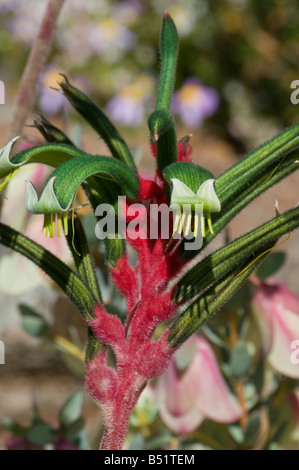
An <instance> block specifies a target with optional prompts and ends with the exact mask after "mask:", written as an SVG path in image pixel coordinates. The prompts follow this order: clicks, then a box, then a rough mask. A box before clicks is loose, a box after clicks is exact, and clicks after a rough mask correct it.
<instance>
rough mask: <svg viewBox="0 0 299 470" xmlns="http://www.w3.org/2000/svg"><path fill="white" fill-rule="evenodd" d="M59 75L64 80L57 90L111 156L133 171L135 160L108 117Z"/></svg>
mask: <svg viewBox="0 0 299 470" xmlns="http://www.w3.org/2000/svg"><path fill="white" fill-rule="evenodd" d="M61 76H62V77H63V78H64V81H62V82H59V86H60V87H61V90H59V91H60V92H61V93H63V95H64V96H65V97H66V98H67V99H68V101H69V102H70V103H71V105H72V106H73V107H74V108H75V109H76V110H77V111H78V112H79V113H80V114H81V116H82V117H83V118H84V119H85V120H86V121H87V122H88V123H89V124H90V125H91V126H92V127H93V129H94V130H95V131H96V132H97V133H98V134H99V136H100V137H101V138H102V139H103V140H104V142H105V143H106V145H107V147H108V148H109V150H110V151H111V154H112V156H113V157H115V158H117V159H118V160H120V161H122V162H124V163H126V164H127V165H128V166H129V167H130V168H131V169H132V170H133V171H136V166H135V162H134V159H133V156H132V154H131V152H130V150H129V147H128V146H127V144H126V142H125V141H124V139H123V137H122V136H121V135H120V133H119V132H118V130H117V129H116V128H115V127H114V125H113V124H112V123H111V121H110V120H109V119H108V117H107V116H106V115H105V114H104V113H103V112H102V111H101V110H100V109H99V108H98V107H97V105H96V104H95V103H94V102H93V101H92V100H91V99H90V98H89V97H88V96H86V95H85V94H84V93H83V92H82V91H81V90H78V88H75V87H74V86H73V85H71V83H70V82H69V80H68V78H67V77H66V76H65V75H63V74H61Z"/></svg>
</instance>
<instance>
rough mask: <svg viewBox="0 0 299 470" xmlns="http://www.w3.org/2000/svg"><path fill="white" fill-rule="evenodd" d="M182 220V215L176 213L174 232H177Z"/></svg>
mask: <svg viewBox="0 0 299 470" xmlns="http://www.w3.org/2000/svg"><path fill="white" fill-rule="evenodd" d="M180 219H181V213H180V212H179V213H178V212H176V214H175V219H174V224H173V232H176V231H177V229H178V226H179V222H180Z"/></svg>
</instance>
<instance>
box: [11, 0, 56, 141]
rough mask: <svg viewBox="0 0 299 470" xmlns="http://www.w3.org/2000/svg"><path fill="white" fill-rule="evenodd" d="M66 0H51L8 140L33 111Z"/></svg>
mask: <svg viewBox="0 0 299 470" xmlns="http://www.w3.org/2000/svg"><path fill="white" fill-rule="evenodd" d="M63 4H64V0H49V2H48V5H47V9H46V12H45V15H44V18H43V21H42V24H41V26H40V29H39V32H38V35H37V37H36V39H35V41H34V43H33V45H32V48H31V52H30V55H29V58H28V61H27V64H26V67H25V70H24V73H23V76H22V80H21V83H20V86H19V91H18V96H17V100H16V105H15V108H14V112H13V117H12V120H11V123H10V126H9V128H8V132H7V140H11V139H12V138H13V137H15V136H17V135H20V134H21V132H22V129H23V127H24V124H25V121H26V118H27V116H28V114H29V113H30V112H31V111H32V107H33V103H34V96H35V88H36V83H37V80H38V77H39V74H40V72H41V70H42V68H43V67H44V65H45V64H46V62H47V60H48V57H49V55H50V52H51V48H52V42H53V36H54V32H55V27H56V24H57V20H58V17H59V13H60V10H61V8H62V6H63Z"/></svg>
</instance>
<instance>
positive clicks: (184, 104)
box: [171, 78, 219, 128]
mask: <svg viewBox="0 0 299 470" xmlns="http://www.w3.org/2000/svg"><path fill="white" fill-rule="evenodd" d="M218 106H219V95H218V93H217V91H216V90H214V89H213V88H210V87H207V86H205V85H203V83H202V82H201V81H200V80H198V79H197V78H188V79H187V80H185V82H184V83H183V85H182V87H181V88H180V90H178V91H177V92H176V93H175V94H174V96H173V100H172V105H171V109H172V112H173V113H174V114H178V115H179V116H180V117H181V119H182V121H183V123H184V124H185V125H186V126H187V127H190V128H195V127H198V126H200V125H201V124H202V122H203V121H204V119H206V118H208V117H210V116H212V115H213V114H214V113H215V112H216V110H217V108H218Z"/></svg>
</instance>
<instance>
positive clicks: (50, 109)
mask: <svg viewBox="0 0 299 470" xmlns="http://www.w3.org/2000/svg"><path fill="white" fill-rule="evenodd" d="M60 72H61V69H58V68H57V67H56V66H54V65H49V66H47V67H45V69H44V71H43V73H42V75H41V77H40V81H39V89H40V99H39V108H40V110H41V112H42V113H44V114H47V115H48V116H55V115H56V114H57V113H58V112H59V111H60V110H61V109H63V108H64V109H66V107H67V106H68V103H67V101H66V99H65V97H64V96H63V95H62V94H61V93H58V92H57V91H55V90H52V89H51V88H50V87H57V81H58V80H60V79H61V76H60V75H59V73H60Z"/></svg>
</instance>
